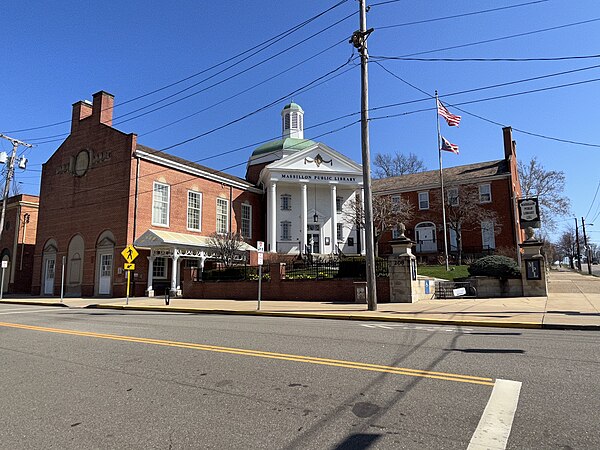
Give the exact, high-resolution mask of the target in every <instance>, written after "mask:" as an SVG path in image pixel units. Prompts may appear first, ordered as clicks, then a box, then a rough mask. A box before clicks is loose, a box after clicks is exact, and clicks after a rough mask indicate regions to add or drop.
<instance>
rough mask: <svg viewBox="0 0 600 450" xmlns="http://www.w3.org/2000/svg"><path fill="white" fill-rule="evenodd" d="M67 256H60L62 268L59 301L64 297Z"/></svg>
mask: <svg viewBox="0 0 600 450" xmlns="http://www.w3.org/2000/svg"><path fill="white" fill-rule="evenodd" d="M66 259H67V257H66V256H63V257H62V270H61V271H60V302H61V303H62V302H63V300H64V299H65V261H66Z"/></svg>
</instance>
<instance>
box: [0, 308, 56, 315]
mask: <svg viewBox="0 0 600 450" xmlns="http://www.w3.org/2000/svg"><path fill="white" fill-rule="evenodd" d="M0 311H2V312H0V315H4V314H29V313H36V312H44V311H56V308H44V309H27V310H25V311H24V310H22V309H10V310H8V311H6V310H0Z"/></svg>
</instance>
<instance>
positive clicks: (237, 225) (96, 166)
mask: <svg viewBox="0 0 600 450" xmlns="http://www.w3.org/2000/svg"><path fill="white" fill-rule="evenodd" d="M113 103H114V98H113V96H112V95H111V94H108V93H106V92H103V91H101V92H98V93H96V94H94V96H93V102H92V103H90V102H87V101H79V102H77V103H75V104H74V105H73V115H72V122H71V133H70V135H69V136H68V137H67V138H66V139H65V141H64V142H63V143H62V145H61V146H60V147H59V148H58V149H57V150H56V152H54V154H53V155H52V156H51V157H50V159H48V161H47V162H46V163H45V164H44V165H43V168H42V180H41V187H40V199H39V200H40V201H39V203H40V211H39V220H38V229H37V241H36V247H35V258H34V268H33V280H32V285H31V286H32V287H31V292H32V293H33V294H36V295H38V294H41V295H59V294H60V286H61V278H62V267H63V261H64V267H65V271H64V281H65V284H64V285H65V295H66V296H98V295H106V296H124V295H125V292H126V275H125V271H124V270H123V263H124V262H125V260H124V259H123V257H122V256H121V252H122V251H123V249H124V248H125V247H126V246H127V245H129V244H131V243H134V242H135V241H136V240H138V239H139V238H141V237H142V236H144V239H145V242H146V243H147V242H148V241H149V239H150V240H152V239H154V240H153V241H152V242H154V244H155V245H154V246H155V247H156V250H157V251H156V252H154V253H153V254H152V256H151V253H150V252H149V251H148V250H141V251H140V256H139V257H138V258H137V259H136V260H135V261H134V263H135V265H136V268H135V274H134V279H133V283H132V288H133V291H134V292H132V294H134V295H138V296H139V295H144V293H145V292H146V291H147V290H148V289H149V288H150V291H151V292H150V293H151V294H152V293H153V290H154V289H153V288H157V287H158V288H163V287H164V286H168V285H171V284H172V283H175V284H177V286H176V287H178V286H179V283H180V279H179V273H180V269H181V263H182V261H183V260H184V259H187V258H186V257H185V256H186V255H184V253H186V252H187V256H189V258H192V259H193V258H198V257H199V256H201V255H202V253H201V252H202V248H204V247H206V242H207V239H208V236H209V235H210V234H212V233H213V232H215V231H220V232H229V231H232V232H237V231H239V232H241V233H242V234H243V235H244V237H245V241H246V243H247V244H245V245H247V248H251V246H253V245H255V243H256V240H260V239H262V238H263V237H262V234H261V232H262V230H263V228H264V227H263V218H262V215H261V214H260V211H261V201H262V192H261V190H259V189H257V188H256V187H254V186H253V185H252V184H251V183H248V182H246V181H245V180H243V179H241V178H238V177H235V176H232V175H229V174H225V173H222V172H218V171H215V170H213V169H209V168H208V167H205V166H202V165H200V164H196V163H193V162H190V161H186V160H184V159H181V158H178V157H176V156H173V155H169V154H167V153H164V152H160V151H157V150H154V149H151V148H148V147H145V146H143V145H140V144H138V143H137V135H135V134H133V133H132V134H125V133H122V132H121V131H119V130H117V129H115V128H113V127H112V114H113ZM151 230H154V231H155V233H154V234H152V232H151ZM163 230H164V232H163V233H162V234H161V232H162V231H163ZM148 232H150V234H147V233H148ZM165 232H166V233H167V234H168V236H166V235H165V234H164V233H165ZM180 256H182V257H181V258H180ZM174 269H175V270H174ZM153 282H154V283H153Z"/></svg>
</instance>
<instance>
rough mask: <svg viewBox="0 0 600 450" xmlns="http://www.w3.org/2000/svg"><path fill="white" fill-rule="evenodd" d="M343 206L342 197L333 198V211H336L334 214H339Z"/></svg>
mask: <svg viewBox="0 0 600 450" xmlns="http://www.w3.org/2000/svg"><path fill="white" fill-rule="evenodd" d="M343 206H344V197H340V196H337V197H336V198H335V210H336V212H339V213H341V212H342V208H343Z"/></svg>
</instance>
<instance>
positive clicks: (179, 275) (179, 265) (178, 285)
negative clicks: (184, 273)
mask: <svg viewBox="0 0 600 450" xmlns="http://www.w3.org/2000/svg"><path fill="white" fill-rule="evenodd" d="M181 261H183V258H178V259H177V287H176V289H177V292H178V293H180V292H181Z"/></svg>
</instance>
